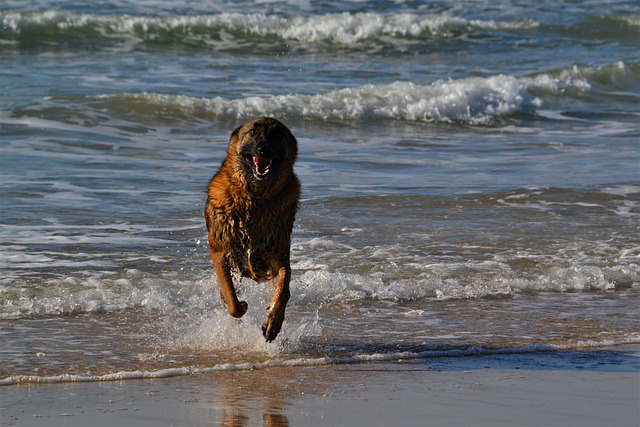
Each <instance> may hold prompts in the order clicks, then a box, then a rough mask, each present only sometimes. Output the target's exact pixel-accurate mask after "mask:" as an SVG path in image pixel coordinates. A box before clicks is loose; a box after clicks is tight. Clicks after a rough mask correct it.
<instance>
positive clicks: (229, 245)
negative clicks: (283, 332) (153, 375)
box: [204, 117, 300, 342]
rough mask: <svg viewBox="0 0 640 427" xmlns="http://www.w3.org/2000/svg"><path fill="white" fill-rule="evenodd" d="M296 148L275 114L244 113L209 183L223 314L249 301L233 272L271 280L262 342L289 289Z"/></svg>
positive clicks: (276, 322) (272, 333)
mask: <svg viewBox="0 0 640 427" xmlns="http://www.w3.org/2000/svg"><path fill="white" fill-rule="evenodd" d="M297 154H298V143H297V141H296V139H295V137H294V136H293V134H292V133H291V131H290V130H289V129H288V128H287V127H286V126H285V125H283V124H282V123H280V122H279V121H278V120H276V119H273V118H270V117H261V118H258V119H255V120H252V121H249V122H247V123H245V124H244V125H242V126H240V127H239V128H237V129H236V130H234V131H233V133H232V134H231V139H230V140H229V147H228V149H227V156H226V158H225V159H224V160H223V162H222V165H221V166H220V169H219V170H218V171H217V173H216V174H215V175H214V176H213V178H212V179H211V181H210V183H209V187H208V191H207V194H208V197H207V202H206V205H205V210H204V216H205V221H206V224H207V232H208V240H209V252H210V254H211V259H212V261H213V264H214V269H215V272H216V276H217V277H218V282H219V284H220V296H221V297H222V300H223V301H224V303H225V305H226V307H227V311H228V312H229V314H230V315H231V316H233V317H236V318H240V317H242V316H243V315H244V314H245V313H246V312H247V308H248V307H247V303H246V302H245V301H240V300H239V299H238V297H237V295H236V290H235V287H234V284H233V280H232V272H238V273H240V274H241V275H242V276H243V277H247V278H250V279H253V280H255V281H256V282H258V283H260V282H263V281H270V282H271V283H272V284H273V287H274V291H273V297H272V299H271V302H270V304H269V308H268V309H267V310H268V311H267V317H266V319H265V321H264V324H263V325H262V334H263V336H264V337H265V338H266V340H267V342H271V341H273V340H274V339H275V338H276V336H277V335H278V333H279V332H280V329H281V327H282V323H283V321H284V315H285V309H286V306H287V301H288V300H289V297H290V293H289V282H290V280H291V266H290V249H291V232H292V231H293V223H294V221H295V216H296V212H297V210H298V204H299V199H300V181H299V180H298V177H297V176H296V174H295V173H294V171H293V164H294V163H295V161H296V157H297Z"/></svg>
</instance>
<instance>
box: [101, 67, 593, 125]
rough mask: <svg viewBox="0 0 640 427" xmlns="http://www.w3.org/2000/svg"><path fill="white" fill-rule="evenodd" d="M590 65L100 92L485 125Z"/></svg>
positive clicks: (238, 111) (532, 104)
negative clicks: (242, 92) (220, 93)
mask: <svg viewBox="0 0 640 427" xmlns="http://www.w3.org/2000/svg"><path fill="white" fill-rule="evenodd" d="M590 74H591V73H590V71H589V70H583V69H580V68H578V67H574V68H572V69H569V70H562V71H559V72H556V73H553V74H551V73H545V74H540V75H536V76H531V77H517V76H508V75H496V76H491V77H468V78H462V79H457V80H449V81H436V82H433V83H431V84H427V85H421V84H417V83H414V82H401V81H398V82H394V83H391V84H387V85H373V84H369V85H364V86H357V87H350V88H345V89H338V90H333V91H329V92H327V93H320V94H316V95H304V94H291V95H271V96H264V97H258V96H252V97H247V98H240V99H228V98H223V97H214V98H197V97H190V96H184V95H165V94H159V93H129V94H118V95H103V96H101V97H100V98H101V99H103V100H105V101H107V102H108V101H109V100H117V101H118V102H127V101H128V100H130V101H138V102H139V101H143V102H145V103H149V104H150V105H158V106H171V107H174V108H176V107H177V108H182V109H187V110H191V111H194V112H200V113H206V114H213V115H215V116H220V117H231V118H238V119H243V118H248V117H255V116H265V115H266V116H270V115H271V116H281V117H296V118H309V119H317V120H368V119H384V120H406V121H421V122H444V123H468V124H472V125H488V124H492V123H494V122H496V121H498V120H500V119H503V118H507V117H510V116H512V115H514V114H517V113H535V111H536V110H539V109H541V108H542V107H543V105H544V101H543V99H544V98H545V97H550V96H557V95H560V94H564V95H566V93H567V92H572V91H573V92H576V93H581V92H588V91H589V89H590V88H591V84H590V83H589V80H588V76H589V75H590Z"/></svg>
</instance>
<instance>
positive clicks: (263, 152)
mask: <svg viewBox="0 0 640 427" xmlns="http://www.w3.org/2000/svg"><path fill="white" fill-rule="evenodd" d="M256 152H257V153H258V155H259V156H260V157H269V156H270V155H271V150H270V149H269V146H268V145H267V143H266V142H265V141H260V142H258V144H257V145H256Z"/></svg>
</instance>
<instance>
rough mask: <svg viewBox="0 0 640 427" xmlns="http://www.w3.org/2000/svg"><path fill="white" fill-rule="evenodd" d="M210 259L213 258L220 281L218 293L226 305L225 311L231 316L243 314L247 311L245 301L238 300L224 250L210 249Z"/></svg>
mask: <svg viewBox="0 0 640 427" xmlns="http://www.w3.org/2000/svg"><path fill="white" fill-rule="evenodd" d="M211 259H212V260H213V265H214V266H215V271H216V275H217V276H218V283H220V295H221V296H222V299H223V301H224V303H225V304H226V305H227V311H228V312H229V314H230V315H231V316H233V317H242V316H244V314H245V313H246V312H247V303H246V302H245V301H240V300H238V296H237V295H236V289H235V287H234V286H233V279H232V278H231V269H230V268H229V262H228V261H227V259H226V257H225V256H224V252H213V251H211Z"/></svg>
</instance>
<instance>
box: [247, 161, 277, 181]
mask: <svg viewBox="0 0 640 427" xmlns="http://www.w3.org/2000/svg"><path fill="white" fill-rule="evenodd" d="M251 160H252V161H253V166H254V169H253V175H254V176H255V177H256V178H258V179H264V178H266V177H267V175H268V174H269V170H270V169H271V163H272V162H273V161H272V160H271V159H263V158H260V157H256V156H251Z"/></svg>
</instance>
